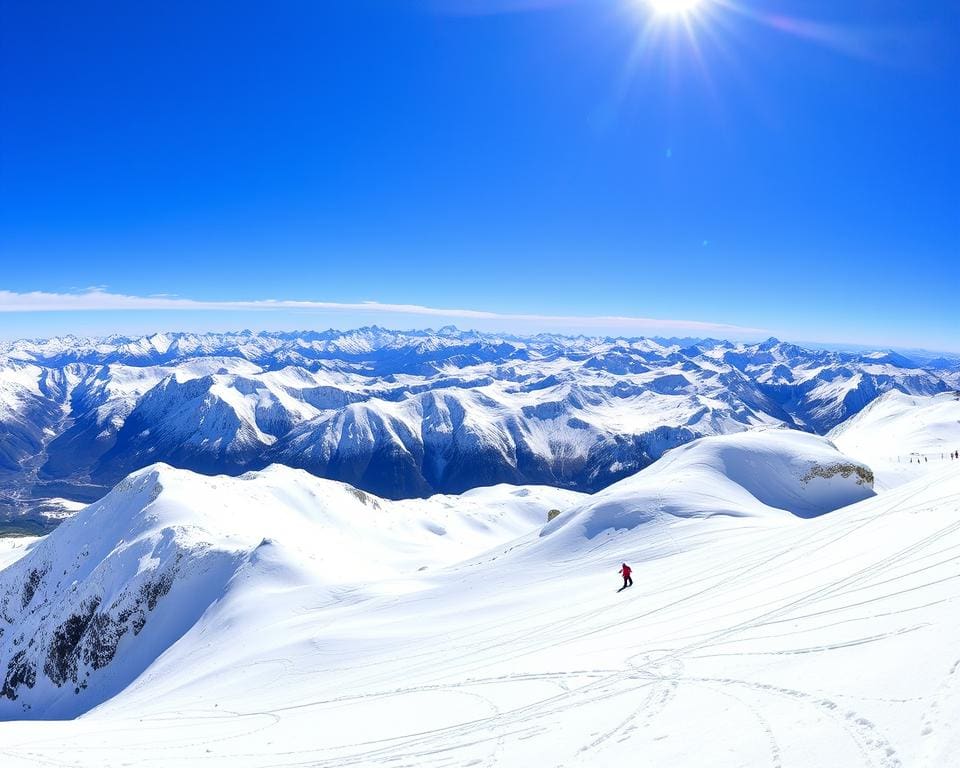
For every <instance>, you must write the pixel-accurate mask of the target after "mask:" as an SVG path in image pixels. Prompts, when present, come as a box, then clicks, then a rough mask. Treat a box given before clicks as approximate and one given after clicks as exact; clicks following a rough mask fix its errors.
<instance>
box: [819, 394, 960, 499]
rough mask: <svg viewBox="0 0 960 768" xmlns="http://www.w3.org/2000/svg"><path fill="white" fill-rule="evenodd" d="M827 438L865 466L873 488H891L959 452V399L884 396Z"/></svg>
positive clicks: (953, 396) (952, 396)
mask: <svg viewBox="0 0 960 768" xmlns="http://www.w3.org/2000/svg"><path fill="white" fill-rule="evenodd" d="M829 437H830V438H831V439H832V440H833V441H834V442H835V443H836V444H837V445H838V446H839V447H840V449H841V450H843V451H845V452H846V453H848V454H850V455H851V456H855V457H856V458H858V459H860V460H861V461H865V462H866V463H867V464H869V465H870V467H871V468H872V469H873V470H874V472H875V473H876V476H877V487H878V488H881V489H882V488H893V487H896V486H898V485H902V484H903V483H907V482H910V481H911V480H915V479H916V478H918V477H922V476H924V475H926V474H927V473H929V472H936V471H937V470H939V469H941V468H942V467H943V466H944V464H946V463H950V462H952V466H953V467H954V468H956V469H958V470H960V461H958V460H954V459H951V458H950V454H951V453H953V452H954V451H960V393H957V392H948V393H944V394H941V395H934V396H932V397H925V396H922V395H907V394H904V393H903V392H888V393H887V394H885V395H882V396H881V397H879V398H877V399H876V400H874V401H873V402H872V403H871V404H870V405H868V406H867V407H866V408H865V409H864V410H863V411H861V412H860V413H858V414H857V415H856V416H854V417H852V418H851V419H849V420H848V421H846V422H844V423H843V424H841V425H840V426H838V427H835V428H834V429H833V430H831V432H830V433H829Z"/></svg>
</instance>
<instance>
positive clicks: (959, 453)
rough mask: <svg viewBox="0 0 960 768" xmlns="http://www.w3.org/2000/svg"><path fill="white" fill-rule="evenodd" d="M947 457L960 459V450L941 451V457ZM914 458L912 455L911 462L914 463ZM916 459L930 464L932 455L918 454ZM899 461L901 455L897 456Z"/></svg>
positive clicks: (918, 462)
mask: <svg viewBox="0 0 960 768" xmlns="http://www.w3.org/2000/svg"><path fill="white" fill-rule="evenodd" d="M947 457H949V458H951V459H960V451H952V452H951V453H941V454H940V458H941V459H946V458H947ZM913 459H914V457H913V456H910V463H911V464H913ZM916 459H917V464H929V463H930V457H929V456H917V457H916ZM897 461H898V462H899V461H900V458H899V457H897Z"/></svg>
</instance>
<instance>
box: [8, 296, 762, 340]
mask: <svg viewBox="0 0 960 768" xmlns="http://www.w3.org/2000/svg"><path fill="white" fill-rule="evenodd" d="M217 310H219V311H237V310H241V311H243V310H247V311H270V310H316V311H324V312H363V313H369V312H374V313H383V314H393V315H417V316H427V317H437V318H449V319H465V320H488V321H507V322H515V323H538V324H542V325H556V326H567V327H570V326H579V327H583V328H598V327H619V328H623V329H625V330H630V329H636V330H643V329H657V330H667V331H678V332H684V333H689V332H695V333H726V334H762V333H766V332H767V331H765V330H764V329H762V328H749V327H744V326H740V325H731V324H728V323H711V322H702V321H698V320H670V319H661V318H651V317H630V316H621V315H541V314H526V313H506V312H489V311H485V310H477V309H456V308H440V307H425V306H421V305H419V304H386V303H381V302H377V301H363V302H356V303H344V302H331V301H295V300H288V299H283V300H278V299H257V300H250V301H200V300H196V299H186V298H179V297H172V296H162V295H157V296H129V295H125V294H120V293H110V292H108V291H105V290H102V289H100V288H96V289H92V290H88V291H82V292H79V293H49V292H46V291H31V292H29V293H17V292H14V291H0V312H7V313H9V312H23V313H26V312H103V311H113V312H116V311H217Z"/></svg>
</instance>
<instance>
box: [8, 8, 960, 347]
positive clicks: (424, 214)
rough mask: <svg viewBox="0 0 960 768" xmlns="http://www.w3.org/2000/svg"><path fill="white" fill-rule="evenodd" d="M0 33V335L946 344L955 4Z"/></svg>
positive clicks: (274, 17)
mask: <svg viewBox="0 0 960 768" xmlns="http://www.w3.org/2000/svg"><path fill="white" fill-rule="evenodd" d="M734 3H735V4H734ZM0 18H2V19H3V23H2V24H0V258H2V272H0V335H3V336H6V337H11V336H36V335H50V334H54V333H62V332H66V331H80V332H85V333H104V332H115V331H120V332H130V333H138V332H143V331H149V330H156V329H173V330H176V329H189V330H201V329H204V328H223V329H225V328H241V327H251V328H317V327H329V326H335V327H347V326H351V325H357V324H362V323H366V322H378V323H380V324H383V325H388V326H395V327H425V326H438V325H442V324H444V323H445V322H453V323H455V324H457V325H460V326H462V327H480V328H503V329H512V330H516V331H521V332H522V331H532V330H544V329H554V330H563V331H581V330H583V331H586V332H591V331H602V332H624V333H630V334H632V335H639V334H641V333H666V334H676V333H685V332H689V333H696V334H697V335H714V336H728V337H743V338H753V337H757V336H767V335H770V334H776V335H778V336H781V337H784V338H790V339H799V340H810V341H832V342H853V343H858V342H860V343H865V344H872V345H882V346H919V347H926V348H934V349H945V350H960V323H958V322H957V320H956V318H955V317H954V316H953V313H954V309H955V306H956V303H957V302H956V294H957V290H958V288H960V266H958V261H960V247H958V243H960V182H958V174H960V142H958V141H957V139H956V133H957V126H958V125H960V103H958V102H960V99H957V97H956V96H957V90H956V89H957V82H960V37H958V36H957V35H956V30H957V29H960V5H958V4H957V3H954V2H949V1H947V0H943V1H933V0H839V1H838V0H832V1H831V2H821V0H804V1H803V2H800V0H782V1H781V2H776V1H774V0H770V1H769V2H759V1H758V2H748V1H747V0H742V1H741V0H736V1H735V0H723V2H720V0H713V1H711V0H703V2H702V3H701V7H700V8H699V9H698V10H697V11H696V12H694V13H692V14H689V15H688V16H686V17H670V16H665V15H657V14H655V13H653V12H652V11H651V8H650V7H649V5H648V3H646V2H645V0H590V1H589V2H580V1H578V0H569V1H568V2H560V1H556V2H552V1H551V0H349V2H347V1H344V2H336V1H333V0H332V1H331V2H322V3H318V2H295V1H292V0H288V1H285V2H280V3H276V2H273V3H266V2H262V3H261V2H253V1H251V2H244V3H232V2H231V3H228V2H220V1H219V0H206V1H205V2H202V3H196V2H177V1H176V0H173V1H171V2H167V3H163V4H159V3H150V4H143V3H126V2H124V3H121V2H106V1H104V0H100V1H99V2H97V1H94V2H89V3H82V4H75V3H60V2H45V1H44V0H36V1H34V2H30V3H22V2H14V1H12V0H0ZM93 288H96V290H95V291H93V292H90V289H93ZM78 295H79V298H78ZM157 296H161V298H160V299H156V298H153V299H150V298H149V297H157ZM171 297H176V298H177V299H178V301H170V300H169V299H170V298H171ZM263 300H275V301H276V302H280V303H279V304H277V305H262V304H258V303H257V302H261V301H263ZM164 301H167V303H166V304H164ZM190 301H192V302H198V303H196V304H191V303H190ZM220 302H230V303H229V304H226V305H225V304H221V303H220ZM283 302H315V303H313V304H306V305H303V304H298V305H289V304H284V303H283ZM363 302H376V303H377V304H376V305H373V306H368V307H357V306H356V305H358V304H361V303H363ZM337 304H344V305H347V306H343V307H339V306H334V305H337ZM396 305H415V306H414V307H413V308H412V309H403V310H400V309H398V307H397V306H396ZM436 310H441V311H440V312H437V311H436ZM460 310H470V311H477V312H480V313H482V314H473V313H472V312H462V311H460ZM445 312H446V314H444V313H445ZM698 324H702V325H698Z"/></svg>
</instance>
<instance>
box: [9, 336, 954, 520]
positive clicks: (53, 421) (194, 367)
mask: <svg viewBox="0 0 960 768" xmlns="http://www.w3.org/2000/svg"><path fill="white" fill-rule="evenodd" d="M958 381H960V366H958V365H954V366H953V367H949V360H936V361H934V363H933V364H928V365H926V366H924V365H921V364H918V363H916V362H914V361H913V360H911V359H910V358H908V357H906V356H904V355H902V354H899V353H896V352H890V351H883V350H880V351H876V352H840V351H823V350H811V349H805V348H803V347H800V346H797V345H794V344H789V343H786V342H781V341H779V340H777V339H773V338H771V339H768V340H766V341H764V342H761V343H757V344H744V343H733V342H728V341H722V340H715V339H709V340H696V339H680V340H665V339H659V340H658V339H644V338H636V339H625V338H590V337H586V336H578V337H567V336H561V335H555V334H539V335H536V336H529V337H523V336H513V335H508V334H491V333H480V332H475V331H459V330H457V329H456V328H453V327H449V326H448V327H445V328H441V329H439V330H437V331H409V332H398V331H390V330H386V329H383V328H378V327H370V328H359V329H355V330H350V331H323V332H303V333H281V332H261V333H255V332H252V331H243V332H238V333H223V334H216V333H208V334H191V333H168V334H153V335H150V336H144V337H137V338H134V337H124V336H112V337H109V338H105V339H86V338H79V337H63V338H56V339H49V340H44V341H15V342H4V343H0V519H2V518H3V517H6V518H14V517H18V516H20V517H22V516H23V515H28V516H29V515H31V514H34V513H35V512H36V511H37V510H38V509H39V508H42V507H44V506H46V505H49V504H50V503H54V502H50V501H49V500H50V499H56V498H58V497H63V498H67V499H73V500H78V501H91V500H94V499H96V498H99V497H100V496H102V495H103V493H105V491H106V489H107V488H108V487H110V486H111V485H113V484H114V483H115V482H117V481H118V480H120V479H121V478H122V477H124V476H125V475H126V474H128V473H129V472H131V471H134V470H137V469H139V468H141V467H144V466H147V465H149V464H152V463H154V462H156V461H164V462H168V463H170V464H172V465H174V466H178V467H183V468H186V469H192V470H195V471H200V472H205V473H211V474H212V473H228V474H239V473H242V472H244V471H247V470H250V469H260V468H263V467H265V466H267V465H268V464H270V463H281V464H286V465H289V466H292V467H298V468H303V469H306V470H308V471H310V472H311V473H313V474H316V475H318V476H321V477H327V478H331V479H335V480H342V481H345V482H349V483H351V484H353V485H355V486H357V487H360V488H363V489H365V490H368V491H371V492H374V493H377V494H378V495H381V496H384V497H387V498H408V497H422V496H428V495H430V494H432V493H437V492H444V493H458V492H462V491H464V490H467V489H469V488H473V487H477V486H482V485H492V484H496V483H501V482H508V483H515V484H522V483H542V484H549V485H554V486H558V487H565V488H570V489H574V490H580V491H596V490H599V489H601V488H604V487H606V486H608V485H610V484H611V483H613V482H615V481H617V480H620V479H622V478H623V477H626V476H628V475H630V474H633V473H635V472H637V471H639V470H640V469H642V468H644V467H645V466H647V465H649V464H650V463H652V462H653V461H655V460H656V459H658V458H659V457H660V456H661V455H663V453H664V452H666V451H667V450H669V449H671V448H673V447H676V446H678V445H682V444H685V443H688V442H691V441H692V440H695V439H698V438H700V437H704V436H710V435H717V434H726V433H734V432H741V431H745V430H748V429H752V428H755V427H758V426H763V427H771V426H780V427H784V428H791V429H800V430H804V431H809V432H815V433H819V434H825V433H826V432H827V431H829V430H830V429H832V428H833V427H835V426H836V425H838V424H840V423H842V422H843V421H845V420H846V419H848V418H849V417H851V416H853V415H855V414H856V413H858V412H860V411H861V410H862V409H863V408H864V407H866V406H867V405H868V404H869V403H871V402H872V401H873V400H874V399H876V398H877V397H878V396H879V395H881V394H884V393H885V392H889V391H899V392H904V393H906V394H910V395H933V394H938V393H941V392H946V391H950V390H952V389H954V388H955V386H956V384H957V382H958Z"/></svg>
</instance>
